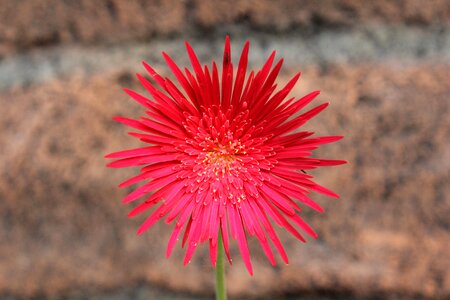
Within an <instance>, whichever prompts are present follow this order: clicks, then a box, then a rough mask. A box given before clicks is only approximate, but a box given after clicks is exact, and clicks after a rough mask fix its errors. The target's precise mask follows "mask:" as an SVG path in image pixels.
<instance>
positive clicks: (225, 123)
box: [106, 37, 345, 273]
mask: <svg viewBox="0 0 450 300" xmlns="http://www.w3.org/2000/svg"><path fill="white" fill-rule="evenodd" d="M186 48H187V52H188V54H189V57H190V60H191V62H192V67H193V69H194V72H193V73H192V72H191V71H189V70H188V69H187V68H186V69H185V70H184V73H183V71H181V70H180V69H179V67H178V66H177V65H176V64H175V63H174V62H173V60H172V59H171V58H170V57H169V56H168V55H167V54H166V53H163V55H164V58H165V60H166V62H167V64H168V66H169V67H170V69H171V70H172V72H173V73H174V75H175V77H176V78H177V80H178V82H179V84H180V85H181V87H182V90H180V89H179V88H178V87H177V86H176V85H175V84H174V83H173V82H172V81H171V80H170V79H168V78H163V77H162V76H160V75H159V74H158V73H156V72H155V71H154V70H153V69H152V67H150V66H149V65H148V64H147V63H145V62H144V63H143V64H144V67H145V68H146V69H147V71H148V73H149V74H150V76H151V77H152V78H153V80H154V83H151V82H149V81H148V80H147V79H145V78H144V77H143V76H142V75H140V74H138V75H137V77H138V79H139V80H140V82H141V83H142V85H143V86H144V87H145V88H146V89H147V91H148V92H149V93H150V95H151V98H147V97H145V96H142V95H140V94H138V93H136V92H134V91H131V90H128V89H125V92H127V93H128V94H129V95H130V96H131V97H132V98H133V99H134V100H136V101H137V102H139V103H140V104H141V105H143V106H144V107H145V108H146V114H147V117H141V118H140V119H139V120H133V119H128V118H124V117H116V118H114V119H115V120H116V121H118V122H120V123H123V124H125V125H127V126H129V127H132V128H134V129H137V130H139V131H141V132H139V133H138V132H130V135H132V136H135V137H137V138H139V139H140V140H141V141H143V142H145V143H148V144H151V146H148V147H142V148H138V149H131V150H125V151H120V152H116V153H112V154H109V155H107V156H106V157H107V158H115V159H118V160H116V161H114V162H111V163H109V164H108V166H109V167H112V168H121V167H129V166H143V168H142V169H141V172H140V174H139V175H137V176H135V177H133V178H130V179H128V180H127V181H125V182H123V183H121V184H120V187H125V186H129V185H132V184H135V183H138V182H140V181H144V182H145V183H144V184H143V185H141V186H140V187H138V188H136V189H135V190H134V191H133V192H132V193H130V194H129V195H128V196H126V197H125V199H124V200H123V202H124V203H128V202H131V201H134V200H137V199H139V198H141V197H144V196H145V197H146V200H145V201H144V202H143V203H141V204H140V205H138V206H137V207H136V208H134V209H133V210H132V211H131V212H130V213H129V216H130V217H131V216H135V215H137V214H139V213H142V212H143V211H145V210H147V209H149V208H151V207H153V206H155V205H159V206H158V207H157V208H156V210H155V211H154V212H153V213H152V214H151V215H150V216H149V217H148V218H147V220H146V221H145V222H144V223H143V224H142V225H141V227H140V228H139V230H138V234H141V233H143V232H144V231H145V230H147V229H148V228H149V227H151V226H152V225H153V224H155V222H157V221H158V220H159V219H161V218H163V217H165V221H166V223H171V222H174V221H175V229H174V231H173V234H172V237H171V238H170V240H169V244H168V248H167V256H168V257H169V256H170V254H171V252H172V249H173V247H174V245H175V243H176V242H177V240H178V237H179V236H180V233H181V231H182V230H183V229H184V234H183V238H182V244H183V247H184V245H185V244H187V251H186V256H185V260H184V263H185V264H187V263H188V262H189V261H190V259H191V257H192V255H193V253H194V251H195V249H196V248H197V245H198V244H200V243H203V242H206V241H209V247H210V256H211V263H212V264H213V265H214V266H215V263H216V257H217V244H218V238H219V237H220V235H219V231H221V232H222V235H221V236H222V239H223V243H224V248H225V253H226V255H227V257H228V260H229V261H230V263H231V259H230V253H229V237H230V235H231V237H232V238H233V239H235V240H237V241H238V245H239V249H240V252H241V255H242V258H243V260H244V262H245V265H246V267H247V269H248V271H249V272H250V273H252V265H251V262H250V253H249V251H248V247H247V234H248V235H250V236H253V235H255V236H256V238H257V239H258V241H259V243H260V244H261V247H262V249H263V250H264V252H265V254H266V256H267V258H268V259H269V260H270V262H271V263H272V264H275V258H274V254H273V252H272V249H271V246H270V243H269V240H270V241H271V242H272V243H273V245H274V246H275V248H276V249H277V250H278V252H279V253H280V255H281V257H282V259H283V260H284V261H285V262H286V263H287V262H288V257H287V255H286V252H285V250H284V249H283V246H282V245H281V243H280V240H279V239H278V237H277V234H276V232H275V230H274V228H273V226H272V221H273V222H275V223H276V224H278V225H279V226H281V227H284V228H286V229H287V230H288V231H289V232H291V233H292V234H293V235H294V236H295V237H297V238H298V239H299V240H301V241H303V242H304V241H305V240H304V238H303V237H302V235H301V234H300V233H299V232H298V230H297V229H296V228H295V227H294V225H296V226H298V227H299V228H301V229H302V230H303V231H305V232H306V233H307V234H309V235H311V236H312V237H316V236H317V235H316V233H315V232H314V231H313V230H312V229H311V228H310V227H309V226H308V225H307V224H306V223H305V222H304V221H303V220H302V219H301V218H300V216H299V212H300V211H301V208H300V206H299V204H304V205H307V206H310V207H311V208H313V209H314V210H317V211H319V212H322V211H323V209H322V208H321V207H320V206H319V205H318V204H317V203H315V202H314V201H312V200H311V199H310V198H309V197H308V194H309V192H310V191H316V192H319V193H322V194H325V195H328V196H331V197H336V198H337V197H339V196H338V195H337V194H335V193H334V192H332V191H330V190H328V189H326V188H324V187H322V186H320V185H318V184H316V183H315V182H313V181H312V180H311V179H312V176H310V175H308V174H305V173H303V172H300V171H302V170H310V169H314V168H316V167H319V166H334V165H339V164H343V163H345V161H342V160H329V159H319V158H311V157H310V155H311V151H312V150H314V149H316V148H317V147H318V146H319V145H322V144H326V143H331V142H334V141H337V140H339V139H341V138H342V137H341V136H327V137H311V135H312V134H313V132H306V131H299V132H293V131H295V130H296V129H298V128H299V127H301V126H302V125H303V124H305V122H307V121H308V120H309V119H311V118H312V117H314V116H315V115H317V114H318V113H320V112H321V111H322V110H323V109H325V108H326V107H327V105H328V103H324V104H321V105H319V106H317V107H315V108H313V109H311V110H309V111H307V112H305V113H302V114H298V112H299V111H300V110H301V109H302V108H304V107H305V106H306V105H307V104H309V103H310V102H311V101H312V100H313V99H314V98H315V97H316V96H317V95H318V94H319V91H315V92H312V93H310V94H308V95H306V96H304V97H303V98H300V99H298V100H295V98H290V99H288V100H285V99H286V96H287V95H288V93H289V92H290V91H291V89H292V88H293V87H294V85H295V83H296V82H297V80H298V78H299V77H300V73H298V74H297V75H295V76H294V77H293V78H292V79H291V80H290V81H289V82H288V83H287V84H286V86H285V87H283V88H282V89H281V90H279V91H277V92H275V90H276V88H277V85H276V84H275V79H276V77H277V75H278V73H279V71H280V68H281V65H282V62H283V60H282V59H281V60H280V61H279V62H278V63H277V64H276V65H275V66H274V67H273V68H272V65H273V63H274V58H275V51H274V52H273V53H272V55H271V56H270V57H269V58H268V60H267V62H266V63H265V64H264V66H263V67H262V69H261V70H260V71H258V72H256V73H255V72H254V71H252V72H251V73H250V75H249V76H248V77H246V71H247V62H248V52H249V43H248V42H247V43H246V44H245V46H244V49H243V51H242V54H241V58H240V60H239V65H238V68H237V72H236V73H234V72H233V65H232V63H231V52H230V41H229V38H228V37H227V38H226V40H225V51H224V57H223V67H222V75H221V78H219V72H218V69H217V66H216V63H215V62H213V63H212V67H211V69H210V68H208V66H206V65H205V66H203V67H202V66H201V64H200V62H199V61H198V59H197V56H196V55H195V53H194V51H193V50H192V48H191V46H190V45H189V43H187V42H186ZM234 76H235V78H234ZM151 192H153V193H151Z"/></svg>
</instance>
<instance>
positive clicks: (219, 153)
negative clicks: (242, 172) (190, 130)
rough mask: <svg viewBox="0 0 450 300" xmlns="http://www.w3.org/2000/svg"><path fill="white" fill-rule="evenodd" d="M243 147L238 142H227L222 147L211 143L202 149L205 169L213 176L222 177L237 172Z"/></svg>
mask: <svg viewBox="0 0 450 300" xmlns="http://www.w3.org/2000/svg"><path fill="white" fill-rule="evenodd" d="M243 152H245V151H243V146H242V145H241V143H240V141H229V142H228V143H225V144H224V145H222V144H220V143H217V142H216V143H211V144H209V147H207V148H204V151H203V156H204V158H203V161H202V162H203V164H204V166H205V168H206V169H209V170H211V171H213V173H214V175H215V176H224V175H225V174H230V175H231V174H232V173H234V172H232V171H238V170H239V169H240V168H241V163H240V161H241V160H240V158H239V156H240V155H242V154H244V153H243Z"/></svg>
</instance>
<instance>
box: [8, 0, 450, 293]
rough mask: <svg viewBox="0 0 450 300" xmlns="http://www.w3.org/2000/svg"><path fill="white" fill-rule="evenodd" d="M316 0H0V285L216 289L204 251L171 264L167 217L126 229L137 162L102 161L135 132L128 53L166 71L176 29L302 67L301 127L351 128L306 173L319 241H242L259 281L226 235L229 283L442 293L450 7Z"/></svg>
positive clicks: (199, 40) (204, 53)
mask: <svg viewBox="0 0 450 300" xmlns="http://www.w3.org/2000/svg"><path fill="white" fill-rule="evenodd" d="M431 2H432V3H431ZM317 3H318V2H316V1H289V0H283V1H278V2H277V4H275V2H272V1H149V2H146V1H141V2H139V1H98V2H95V4H94V3H93V2H92V1H79V2H77V4H76V5H75V4H74V2H70V1H64V2H63V1H37V0H36V1H27V2H21V3H20V4H18V3H15V2H14V1H6V0H3V1H0V79H1V83H0V107H1V109H0V112H1V118H0V149H1V151H0V241H1V243H0V298H2V297H5V298H6V299H23V298H25V299H30V298H32V299H36V298H38V299H41V298H43V299H47V298H51V299H86V298H94V297H97V298H96V299H112V298H114V299H145V298H147V299H152V298H153V299H196V298H197V297H201V296H205V295H206V297H208V296H209V295H212V292H213V287H214V282H213V278H212V276H211V267H210V265H209V259H208V255H207V249H206V247H205V248H204V249H199V250H200V251H198V252H197V253H196V255H195V256H194V259H193V260H192V263H191V264H189V265H188V266H187V267H183V266H182V256H183V250H181V249H179V248H178V247H177V248H176V250H175V253H174V255H173V257H172V258H171V259H170V260H166V259H165V247H166V243H167V241H168V238H169V236H170V232H171V231H170V229H171V227H170V226H167V225H165V224H163V223H162V224H157V225H155V227H154V228H152V229H151V230H149V231H148V232H147V233H146V234H144V235H142V236H139V237H138V236H136V235H135V231H136V229H137V227H138V225H139V224H140V222H141V221H143V218H144V217H145V216H141V217H138V218H135V219H128V218H127V217H126V214H127V212H128V211H129V210H130V209H131V206H123V205H121V204H120V199H121V197H123V196H124V195H125V194H126V193H127V190H119V189H117V188H116V185H117V184H118V183H119V182H121V181H122V180H123V179H125V178H126V177H127V175H132V174H133V173H135V172H136V171H137V170H131V169H130V170H120V171H117V170H111V169H107V168H105V159H104V158H103V156H104V154H105V153H108V152H111V151H115V150H119V149H122V148H124V147H125V146H129V148H132V147H134V146H138V145H139V143H138V142H136V141H134V140H133V139H132V138H130V137H127V136H126V131H127V130H126V129H125V128H124V127H122V126H120V125H119V124H117V123H115V122H113V121H112V120H111V118H112V117H113V116H115V115H131V116H138V115H139V114H141V113H142V112H141V110H140V107H139V106H138V105H136V104H135V103H133V102H132V101H130V100H129V99H128V98H127V96H126V95H125V94H124V93H123V92H122V91H121V87H123V86H125V87H129V88H133V89H137V90H139V89H141V88H140V87H139V85H138V84H137V81H136V80H135V79H134V76H133V73H134V72H135V71H136V70H139V72H143V69H141V68H140V66H139V61H140V60H142V59H146V60H147V61H149V62H150V63H151V64H153V65H154V66H155V67H156V68H157V69H158V70H160V71H161V72H163V73H165V74H167V75H169V76H172V75H171V74H170V73H168V72H167V68H165V67H164V66H163V64H162V60H161V57H160V55H159V52H160V51H161V50H163V49H167V51H168V52H169V53H171V54H173V55H174V57H175V58H176V60H177V61H178V62H180V64H185V63H186V54H184V49H183V48H184V47H183V41H184V39H190V40H191V41H192V43H193V45H194V48H196V49H197V50H198V53H199V56H200V58H201V59H202V60H204V62H205V63H206V62H209V61H210V59H211V58H215V59H217V60H220V56H219V55H220V51H221V49H222V43H223V37H224V34H225V33H226V32H229V33H230V34H231V37H232V41H233V52H234V54H235V55H236V53H238V52H239V51H240V48H241V47H242V44H243V40H245V39H247V38H249V39H250V40H251V42H252V47H251V50H250V51H251V52H250V55H251V57H252V59H251V61H250V64H251V65H252V66H254V67H259V66H260V65H261V63H262V61H263V59H264V58H265V57H266V56H267V55H268V53H269V52H270V51H271V50H272V48H275V49H277V50H278V53H279V54H280V55H282V56H284V57H286V68H285V69H284V71H283V72H282V75H281V79H280V80H281V81H284V82H286V81H287V80H288V79H289V77H290V76H292V74H294V72H296V71H298V70H300V71H302V73H303V75H302V78H301V79H300V81H299V83H298V84H297V86H296V88H295V89H294V90H293V91H292V93H291V94H292V95H293V96H301V95H303V94H305V93H307V92H309V91H312V90H316V89H320V90H321V91H322V94H321V95H320V97H319V100H317V102H316V103H319V102H320V101H322V102H325V101H330V102H331V105H330V107H329V108H328V109H327V110H326V111H325V112H323V113H322V114H321V115H319V116H318V117H317V118H316V119H314V120H312V121H311V122H310V123H308V124H307V125H306V127H307V128H308V129H311V130H314V131H316V132H317V133H318V134H319V135H327V134H342V135H345V136H346V138H345V139H344V140H342V141H341V142H339V143H336V144H332V145H329V146H326V147H324V148H323V149H321V150H320V151H319V152H318V153H319V154H321V155H323V156H329V157H336V158H343V159H346V160H348V161H349V164H347V165H344V166H339V167H335V168H328V169H325V170H320V171H319V170H318V171H314V172H313V174H314V175H315V176H316V177H317V180H318V182H319V183H321V184H323V185H325V186H327V187H329V188H331V189H333V190H335V191H337V192H338V193H339V194H340V195H341V198H342V199H340V200H335V199H326V198H324V197H321V196H319V195H314V199H317V200H318V202H319V203H320V204H321V205H322V206H323V207H324V208H325V209H326V211H325V212H324V213H322V214H317V213H314V212H312V211H308V210H305V213H304V218H305V219H306V220H307V221H308V222H309V223H310V224H311V225H312V226H313V227H314V229H316V231H317V232H318V234H319V239H317V240H311V239H310V240H308V243H307V244H300V243H298V242H297V241H296V240H294V239H293V238H292V237H290V236H288V235H287V234H285V233H283V232H281V231H280V236H281V238H282V240H283V243H284V245H286V248H287V252H288V255H289V257H290V264H289V265H288V266H286V265H284V264H283V263H282V262H281V260H279V265H278V266H277V267H275V268H273V267H271V266H270V264H269V263H268V262H267V261H266V259H265V257H264V254H263V253H262V251H261V250H260V248H259V246H258V245H257V243H256V241H254V240H251V241H250V247H251V253H252V259H253V262H254V264H255V276H254V277H250V276H248V274H247V273H246V271H245V267H244V265H243V263H242V261H241V259H240V258H239V255H238V253H237V250H236V248H234V250H233V251H234V255H233V257H234V260H233V266H232V267H230V268H228V269H227V272H228V274H227V276H228V282H229V285H228V289H229V292H230V293H231V294H232V295H233V296H234V297H235V298H236V299H241V298H242V297H243V296H247V297H254V296H257V297H261V298H264V299H266V298H267V299H297V297H300V296H302V295H311V294H313V295H314V294H318V295H319V297H321V296H327V297H330V298H331V299H341V298H343V299H346V298H349V297H355V298H362V299H365V298H370V297H372V298H373V297H381V298H388V299H389V298H394V297H397V298H404V299H409V298H411V297H418V298H430V299H445V298H447V297H450V256H449V254H448V252H449V249H450V233H449V228H450V219H449V217H448V216H449V215H450V199H449V196H448V195H449V194H450V185H449V182H450V100H449V99H450V80H449V76H448V74H449V72H448V70H449V67H450V28H449V26H450V24H449V22H450V5H449V2H448V1H430V4H429V5H427V6H423V5H421V3H422V2H421V1H415V0H411V1H378V2H376V4H366V5H361V4H359V3H360V2H359V1H331V0H330V1H323V2H321V5H319V4H317ZM12 12H14V14H12ZM18 16H20V17H18ZM424 41H425V42H424ZM133 287H136V288H133ZM130 289H131V290H133V291H130ZM33 297H34V298H33ZM339 297H341V298H339ZM319 299H320V298H319ZM327 299H329V298H327Z"/></svg>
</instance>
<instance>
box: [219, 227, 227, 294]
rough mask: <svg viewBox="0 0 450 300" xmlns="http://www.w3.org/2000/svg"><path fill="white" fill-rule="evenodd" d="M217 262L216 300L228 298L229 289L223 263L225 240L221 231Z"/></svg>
mask: <svg viewBox="0 0 450 300" xmlns="http://www.w3.org/2000/svg"><path fill="white" fill-rule="evenodd" d="M217 248H218V253H217V262H216V300H227V291H226V287H225V268H224V263H223V260H224V259H223V252H224V250H223V242H222V234H220V233H219V238H218V242H217Z"/></svg>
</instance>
